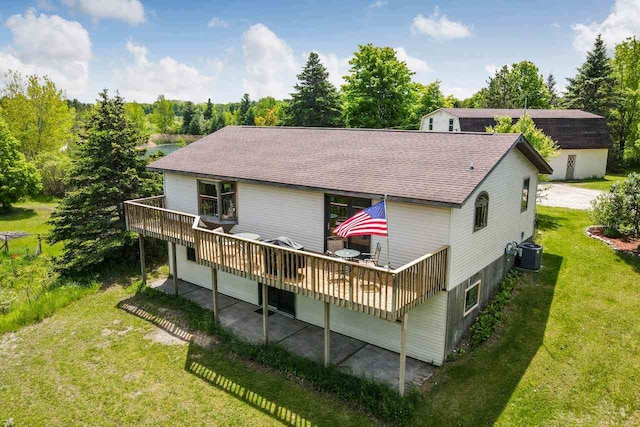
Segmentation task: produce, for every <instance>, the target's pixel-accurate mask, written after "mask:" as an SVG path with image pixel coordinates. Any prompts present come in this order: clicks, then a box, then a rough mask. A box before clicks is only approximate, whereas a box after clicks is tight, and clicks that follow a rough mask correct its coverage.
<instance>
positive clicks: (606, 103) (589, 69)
mask: <svg viewBox="0 0 640 427" xmlns="http://www.w3.org/2000/svg"><path fill="white" fill-rule="evenodd" d="M567 80H568V81H569V85H568V86H567V93H566V94H565V96H564V98H563V104H564V106H565V107H566V108H577V109H580V110H584V111H588V112H590V113H594V114H598V115H601V116H604V117H607V118H608V117H610V115H611V110H612V108H615V105H616V94H615V85H616V82H615V77H614V75H613V66H612V65H611V62H610V61H609V58H607V48H606V46H605V44H604V41H603V40H602V36H601V35H598V37H597V38H596V41H595V43H594V45H593V50H592V51H590V52H589V53H587V60H586V61H585V63H584V64H582V66H581V67H580V68H578V74H577V75H576V76H575V77H574V78H572V79H571V78H569V79H567Z"/></svg>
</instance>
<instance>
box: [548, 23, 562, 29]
mask: <svg viewBox="0 0 640 427" xmlns="http://www.w3.org/2000/svg"><path fill="white" fill-rule="evenodd" d="M549 26H550V27H551V28H560V24H558V23H557V22H552V23H551V24H550V25H549Z"/></svg>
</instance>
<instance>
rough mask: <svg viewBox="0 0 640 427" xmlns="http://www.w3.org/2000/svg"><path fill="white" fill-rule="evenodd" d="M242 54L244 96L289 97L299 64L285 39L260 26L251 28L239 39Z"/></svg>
mask: <svg viewBox="0 0 640 427" xmlns="http://www.w3.org/2000/svg"><path fill="white" fill-rule="evenodd" d="M242 55H243V57H244V66H245V71H246V76H245V79H244V89H245V91H246V92H247V93H249V94H250V95H251V96H252V97H253V98H262V97H264V96H273V97H275V98H286V97H288V96H289V95H288V94H289V93H290V92H291V91H292V87H293V85H294V83H295V81H296V74H297V71H298V64H296V61H295V57H294V54H293V50H291V48H290V47H289V46H288V45H287V44H286V43H285V41H284V40H282V39H281V38H279V37H278V36H277V35H276V34H275V33H274V32H273V31H271V30H270V29H269V28H268V27H266V26H265V25H263V24H255V25H252V26H251V27H249V29H248V30H247V31H246V32H245V33H244V34H243V36H242Z"/></svg>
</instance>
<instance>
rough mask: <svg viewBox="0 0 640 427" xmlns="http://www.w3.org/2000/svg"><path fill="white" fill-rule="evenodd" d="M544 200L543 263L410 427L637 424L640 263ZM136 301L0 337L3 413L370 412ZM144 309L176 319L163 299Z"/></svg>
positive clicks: (84, 310) (43, 421) (167, 420)
mask: <svg viewBox="0 0 640 427" xmlns="http://www.w3.org/2000/svg"><path fill="white" fill-rule="evenodd" d="M540 211H541V214H542V224H541V230H542V235H543V236H542V243H543V244H544V245H545V258H544V268H543V270H542V271H541V272H540V273H539V274H538V275H524V278H523V280H522V283H521V284H520V285H518V287H517V288H516V291H515V295H514V297H513V298H512V300H511V302H510V304H509V306H508V310H507V312H506V313H505V316H504V318H503V326H502V328H501V329H500V331H499V332H498V334H497V335H496V336H495V337H493V338H492V339H491V340H490V341H489V342H488V343H486V344H484V345H482V346H481V347H479V348H478V349H476V350H473V351H470V352H468V353H467V354H466V355H464V356H462V357H461V358H460V359H458V360H456V361H455V362H449V363H447V364H445V366H444V367H443V368H442V369H439V370H438V371H437V373H436V375H435V376H434V378H433V379H432V381H430V382H429V383H428V384H427V388H426V390H425V391H424V393H425V400H424V403H423V404H422V406H421V408H420V409H419V413H418V414H417V417H416V418H415V421H414V424H415V425H443V426H451V425H470V426H477V425H488V424H494V423H495V424H498V425H563V426H564V425H603V424H605V425H608V424H625V423H626V424H628V425H638V424H640V357H638V354H639V352H640V322H639V321H638V319H639V315H638V313H639V311H638V307H639V306H640V261H638V260H636V259H631V258H629V257H623V256H619V255H617V254H615V253H614V252H613V251H612V250H611V249H609V247H608V246H606V245H604V244H603V243H601V242H599V241H596V240H593V239H590V238H588V237H587V236H586V235H585V234H584V229H585V227H586V226H587V225H589V220H588V218H587V215H586V213H584V212H581V211H576V210H569V209H559V208H546V207H543V208H540ZM140 298H141V297H140V296H134V295H133V293H132V291H131V290H129V289H125V288H122V287H120V286H112V287H110V288H108V289H107V290H105V291H103V292H98V293H95V294H92V295H88V296H86V297H84V298H83V299H82V300H81V301H78V302H75V303H72V304H71V305H69V306H67V307H65V308H63V309H61V310H60V311H58V312H57V313H56V314H55V315H54V316H53V317H50V318H48V319H46V320H44V321H43V322H41V323H39V324H37V325H33V326H29V327H26V328H22V329H20V330H18V331H17V332H15V333H9V334H4V335H2V336H0V360H2V363H1V364H0V379H1V380H0V402H2V404H1V405H0V422H2V421H3V420H4V419H8V418H10V417H13V418H14V419H15V422H16V425H73V424H93V425H115V424H129V425H130V424H135V425H159V424H160V425H203V424H212V425H229V424H232V425H275V424H282V423H284V424H289V425H307V424H311V425H316V424H317V425H366V424H373V423H374V420H372V419H370V418H368V417H367V416H365V415H364V414H362V413H360V412H358V411H355V410H353V409H352V408H350V407H348V406H347V405H345V404H344V403H341V402H337V401H336V400H335V399H333V398H332V397H330V396H328V395H327V394H320V393H316V392H314V391H312V390H310V389H309V388H308V387H306V386H305V385H304V384H300V381H296V380H294V379H287V378H284V377H283V375H281V374H275V373H272V372H270V371H268V370H266V369H264V368H261V367H259V366H255V365H253V364H250V363H248V362H245V361H242V360H239V359H237V358H235V357H234V356H231V355H229V354H228V353H224V352H222V351H221V350H220V349H218V348H216V346H215V344H214V345H211V343H210V342H208V341H207V340H208V338H207V337H206V336H205V337H196V338H197V339H196V340H195V342H196V343H198V342H199V343H200V344H202V346H204V347H209V349H208V350H204V349H203V347H202V346H201V345H197V344H193V343H186V342H184V341H182V340H178V339H176V338H175V336H183V335H184V333H183V332H182V331H181V330H180V329H176V328H175V327H174V326H173V324H172V323H169V324H167V322H164V323H163V324H162V325H161V326H162V327H163V329H160V328H158V327H157V326H155V324H156V323H157V322H154V321H153V320H152V319H151V320H150V319H149V317H148V316H147V315H145V312H139V313H138V315H134V314H132V313H131V312H130V311H127V310H125V309H123V308H125V306H123V304H136V305H137V306H140V305H142V306H144V304H145V303H146V304H155V302H152V301H146V302H145V301H144V300H143V301H140V300H139V299H140ZM148 311H149V312H155V313H160V314H163V313H164V315H165V316H164V318H165V319H167V318H168V319H170V320H171V322H174V323H175V324H177V325H178V326H179V325H181V319H180V317H176V318H172V317H171V316H172V315H171V313H170V312H169V310H168V308H166V307H163V306H161V305H160V306H156V307H155V308H154V309H153V310H151V309H150V310H148ZM173 316H175V314H174V315H173ZM163 330H171V331H173V335H168V334H166V333H165V332H163ZM209 340H210V339H209Z"/></svg>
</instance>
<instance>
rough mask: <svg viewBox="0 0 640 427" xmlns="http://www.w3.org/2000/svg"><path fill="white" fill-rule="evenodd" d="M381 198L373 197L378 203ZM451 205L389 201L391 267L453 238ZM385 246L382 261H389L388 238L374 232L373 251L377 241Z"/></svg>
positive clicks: (414, 257)
mask: <svg viewBox="0 0 640 427" xmlns="http://www.w3.org/2000/svg"><path fill="white" fill-rule="evenodd" d="M379 201H380V200H373V201H372V203H373V204H375V203H378V202H379ZM449 212H450V209H449V208H435V207H431V206H425V205H416V204H410V203H399V202H394V201H390V202H388V204H387V217H388V218H387V224H388V227H389V252H390V253H391V264H390V265H391V268H399V267H402V266H403V265H404V264H406V263H408V262H411V261H413V260H415V259H417V258H420V257H421V256H423V255H425V254H428V253H429V252H432V251H434V250H436V249H438V248H439V247H441V246H443V245H446V244H448V242H449V218H450V216H451V215H450V213H449ZM377 243H380V245H381V246H382V253H381V256H380V265H386V264H387V263H388V262H389V257H388V255H387V239H386V238H385V237H378V236H372V238H371V251H374V250H375V248H376V244H377Z"/></svg>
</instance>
